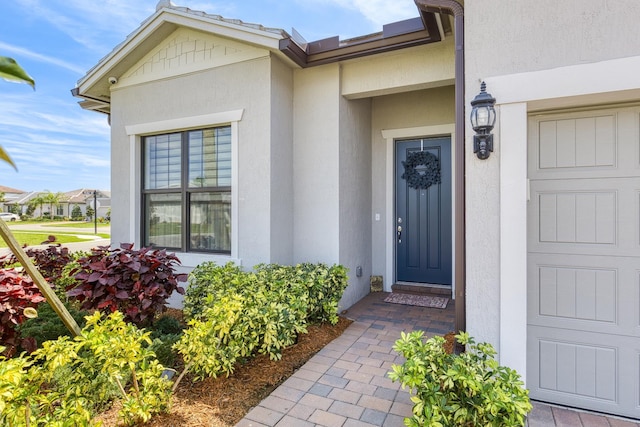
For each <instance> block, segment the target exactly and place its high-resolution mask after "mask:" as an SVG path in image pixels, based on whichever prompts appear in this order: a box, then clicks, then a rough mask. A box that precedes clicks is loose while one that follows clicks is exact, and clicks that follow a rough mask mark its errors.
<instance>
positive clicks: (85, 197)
mask: <svg viewBox="0 0 640 427" xmlns="http://www.w3.org/2000/svg"><path fill="white" fill-rule="evenodd" d="M94 192H95V193H96V194H95V202H96V203H95V204H97V206H98V209H97V212H96V214H97V216H98V218H100V217H102V218H105V217H107V216H108V213H109V211H110V209H111V192H110V191H104V190H93V189H87V188H81V189H79V190H73V191H67V192H65V193H64V195H65V200H63V201H62V202H61V203H60V204H59V205H58V207H57V210H56V215H60V216H66V217H69V218H71V213H72V212H73V208H74V206H76V205H77V206H78V207H79V208H80V210H81V211H82V215H83V216H86V214H87V207H91V208H93V207H94Z"/></svg>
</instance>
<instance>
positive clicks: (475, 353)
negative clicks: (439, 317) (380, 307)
mask: <svg viewBox="0 0 640 427" xmlns="http://www.w3.org/2000/svg"><path fill="white" fill-rule="evenodd" d="M422 336H423V332H422V331H415V332H411V333H410V334H405V333H404V332H403V333H402V334H401V338H400V339H399V340H398V341H396V343H395V346H394V350H395V351H397V352H398V353H400V354H401V355H402V356H403V357H404V358H405V359H406V361H405V362H404V363H403V364H402V365H393V366H392V372H390V373H389V377H390V378H391V379H392V380H393V381H400V383H401V384H402V387H403V388H404V387H409V388H410V389H411V390H412V391H415V396H412V397H411V400H412V402H413V403H414V406H413V417H412V418H410V419H409V418H407V419H405V424H406V425H407V426H410V427H418V426H433V427H453V426H463V427H473V426H492V427H509V426H523V425H524V421H525V416H526V414H527V413H528V412H529V411H530V410H531V404H530V402H529V392H528V390H526V389H524V387H523V383H522V381H521V380H520V376H519V375H518V373H517V372H516V371H514V370H512V369H510V368H507V367H504V366H500V365H499V364H498V362H497V361H496V360H495V359H494V356H495V354H496V351H495V350H494V349H493V347H492V346H491V344H487V343H480V344H476V343H475V341H474V340H473V339H472V338H470V337H469V335H468V334H467V333H460V334H458V335H456V339H457V340H458V342H459V343H460V344H462V345H464V346H467V347H466V348H467V351H466V352H464V353H462V354H459V355H456V354H447V353H446V352H445V349H444V343H445V340H444V338H442V337H439V336H436V337H434V338H431V339H429V340H427V341H426V342H424V341H423V340H422Z"/></svg>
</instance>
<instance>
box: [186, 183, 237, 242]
mask: <svg viewBox="0 0 640 427" xmlns="http://www.w3.org/2000/svg"><path fill="white" fill-rule="evenodd" d="M190 212H191V215H190V216H191V226H190V230H191V236H190V239H191V241H190V243H191V249H192V250H202V251H219V252H229V253H230V252H231V192H222V193H192V194H191V206H190Z"/></svg>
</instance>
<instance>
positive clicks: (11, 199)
mask: <svg viewBox="0 0 640 427" xmlns="http://www.w3.org/2000/svg"><path fill="white" fill-rule="evenodd" d="M0 194H4V198H3V199H2V200H0V211H2V212H9V209H10V207H11V205H13V204H15V203H16V200H19V199H20V197H21V196H22V195H23V194H25V192H24V191H22V190H18V189H15V188H11V187H5V186H4V185H0Z"/></svg>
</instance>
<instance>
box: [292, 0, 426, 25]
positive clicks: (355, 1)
mask: <svg viewBox="0 0 640 427" xmlns="http://www.w3.org/2000/svg"><path fill="white" fill-rule="evenodd" d="M305 1H315V2H317V3H332V4H335V5H337V6H340V7H343V8H345V9H350V10H356V11H358V12H359V13H360V14H362V16H364V17H365V18H366V19H367V20H368V21H370V22H372V23H373V24H375V25H376V26H377V27H379V28H380V29H382V26H383V25H384V24H389V23H391V22H396V21H402V20H403V19H409V18H415V17H417V16H418V9H417V8H416V5H415V4H414V3H413V1H410V0H408V1H404V0H402V1H400V0H305Z"/></svg>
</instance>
